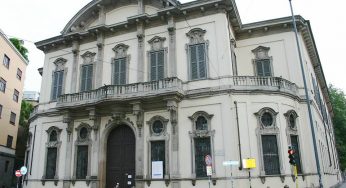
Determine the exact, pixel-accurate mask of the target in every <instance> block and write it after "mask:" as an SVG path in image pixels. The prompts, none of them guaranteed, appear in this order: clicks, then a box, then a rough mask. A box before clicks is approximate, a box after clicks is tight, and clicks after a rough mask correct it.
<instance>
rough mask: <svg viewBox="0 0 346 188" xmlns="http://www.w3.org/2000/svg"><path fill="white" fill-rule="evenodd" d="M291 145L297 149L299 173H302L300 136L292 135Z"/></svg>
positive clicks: (296, 157)
mask: <svg viewBox="0 0 346 188" xmlns="http://www.w3.org/2000/svg"><path fill="white" fill-rule="evenodd" d="M291 146H292V147H293V149H294V150H295V154H294V159H295V161H296V164H297V170H298V173H299V174H301V173H302V166H301V160H300V151H299V142H298V136H297V135H291Z"/></svg>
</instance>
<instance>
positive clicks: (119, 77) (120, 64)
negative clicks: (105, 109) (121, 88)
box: [112, 58, 126, 85]
mask: <svg viewBox="0 0 346 188" xmlns="http://www.w3.org/2000/svg"><path fill="white" fill-rule="evenodd" d="M112 73H113V80H112V82H113V84H114V85H123V84H126V58H121V59H116V60H114V63H113V66H112Z"/></svg>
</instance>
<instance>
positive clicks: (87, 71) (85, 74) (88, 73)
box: [80, 64, 93, 91]
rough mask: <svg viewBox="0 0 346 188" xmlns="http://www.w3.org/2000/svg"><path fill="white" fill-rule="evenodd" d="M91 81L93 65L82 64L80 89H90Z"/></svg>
mask: <svg viewBox="0 0 346 188" xmlns="http://www.w3.org/2000/svg"><path fill="white" fill-rule="evenodd" d="M92 81H93V65H92V64H89V65H83V66H82V83H81V89H80V90H81V91H89V90H91V89H92Z"/></svg>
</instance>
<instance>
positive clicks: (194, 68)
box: [189, 45, 198, 80]
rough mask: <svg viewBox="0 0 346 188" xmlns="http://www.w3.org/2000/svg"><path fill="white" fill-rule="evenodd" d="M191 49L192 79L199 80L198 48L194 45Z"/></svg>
mask: <svg viewBox="0 0 346 188" xmlns="http://www.w3.org/2000/svg"><path fill="white" fill-rule="evenodd" d="M189 48H190V49H189V50H190V64H191V65H190V67H191V79H192V80H194V79H198V71H197V69H198V68H197V52H196V51H197V47H196V45H192V46H190V47H189Z"/></svg>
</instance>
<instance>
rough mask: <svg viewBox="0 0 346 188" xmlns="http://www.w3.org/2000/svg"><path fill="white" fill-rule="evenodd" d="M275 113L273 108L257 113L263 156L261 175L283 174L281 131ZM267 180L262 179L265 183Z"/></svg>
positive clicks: (263, 109) (260, 149) (258, 133)
mask: <svg viewBox="0 0 346 188" xmlns="http://www.w3.org/2000/svg"><path fill="white" fill-rule="evenodd" d="M277 114H278V113H277V112H275V111H274V110H273V109H271V108H267V107H265V108H262V109H261V110H259V111H258V112H257V113H255V115H256V117H257V120H258V128H257V129H256V133H257V135H258V136H257V138H258V148H259V151H260V152H259V153H260V155H261V160H260V164H261V166H260V168H261V171H260V174H261V177H264V176H265V175H280V174H282V170H283V169H282V165H281V157H280V144H279V140H280V131H279V128H278V126H277V125H276V116H277ZM264 180H265V178H263V179H262V181H264Z"/></svg>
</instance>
